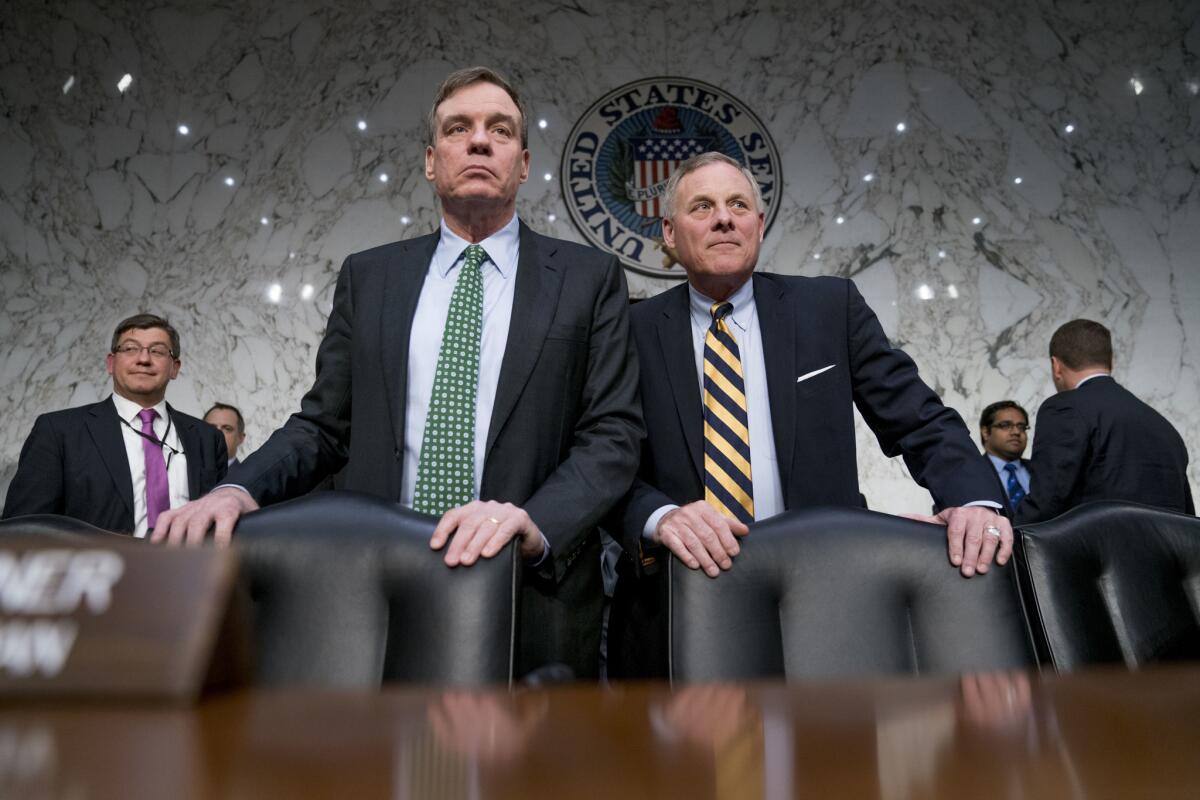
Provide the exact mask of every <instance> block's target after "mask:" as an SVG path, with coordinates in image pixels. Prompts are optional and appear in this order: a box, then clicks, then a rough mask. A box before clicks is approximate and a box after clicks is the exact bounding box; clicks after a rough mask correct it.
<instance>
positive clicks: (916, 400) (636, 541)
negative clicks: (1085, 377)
mask: <svg viewBox="0 0 1200 800" xmlns="http://www.w3.org/2000/svg"><path fill="white" fill-rule="evenodd" d="M753 281H754V301H755V305H756V306H757V314H758V322H759V328H760V330H761V334H762V335H761V340H762V348H763V358H764V360H765V363H766V373H767V384H768V385H767V393H768V395H769V398H770V405H771V424H772V428H773V432H774V439H775V449H776V455H777V456H778V460H779V472H780V478H781V481H782V484H783V492H784V505H785V508H787V509H795V508H804V507H809V506H818V505H833V506H861V505H862V495H861V494H860V493H859V489H858V465H857V460H856V458H855V443H854V414H853V408H852V406H857V407H858V410H859V412H860V413H861V414H862V415H863V418H864V419H865V420H866V422H867V424H868V425H870V426H871V429H872V431H874V433H875V435H876V437H877V438H878V440H879V444H880V446H881V447H882V448H883V451H884V452H885V453H886V454H887V455H889V456H896V455H903V456H904V460H905V463H906V464H907V466H908V469H909V472H910V473H911V474H912V476H913V478H914V479H915V480H916V481H917V482H918V483H919V484H921V485H922V486H924V487H926V488H927V489H929V490H930V492H931V493H932V494H933V497H934V501H935V502H936V503H937V505H938V506H940V507H946V506H957V505H962V504H964V503H968V502H972V501H976V500H991V501H994V502H996V503H998V504H1001V505H1002V504H1003V502H1004V492H1003V489H1002V488H1001V487H1000V485H999V483H998V482H997V481H996V474H995V471H994V470H993V469H992V467H991V465H990V464H987V463H985V462H983V461H982V460H981V459H980V457H979V451H978V450H977V449H976V448H975V445H974V444H973V443H972V441H971V437H970V434H969V433H968V432H967V428H966V426H965V425H964V424H963V421H962V419H961V418H960V417H959V415H958V414H957V413H956V412H954V411H953V410H951V409H949V408H947V407H946V406H944V405H943V404H942V402H941V400H940V399H938V396H937V395H936V394H934V392H933V391H932V390H931V389H930V388H929V387H928V386H926V385H925V384H924V383H923V382H922V381H921V379H920V377H919V376H918V375H917V368H916V365H915V364H914V363H913V361H912V359H910V358H909V357H908V356H907V355H905V354H904V353H903V352H902V351H900V350H897V349H894V348H893V347H892V346H891V345H890V344H889V342H888V340H887V337H886V336H885V335H884V333H883V329H882V327H881V326H880V325H879V321H878V319H876V317H875V314H874V313H873V312H872V311H871V309H870V308H869V307H868V306H867V304H866V302H865V301H864V300H863V298H862V296H861V295H860V294H859V293H858V290H857V289H856V288H855V287H854V284H853V283H851V282H850V281H847V280H844V279H840V278H832V277H820V278H800V277H788V276H783V275H773V274H769V273H755V274H754V276H753ZM632 316H633V332H634V340H635V342H636V344H637V351H638V358H639V361H640V364H641V369H640V372H641V389H642V408H643V413H644V415H645V420H646V429H647V437H646V440H645V442H644V444H643V448H642V461H641V468H640V469H639V472H638V479H637V480H636V481H634V485H633V487H632V488H631V489H630V491H629V493H628V495H627V496H626V498H625V499H624V500H623V501H622V503H621V505H620V506H618V508H617V509H616V510H615V513H614V515H613V517H612V518H610V521H609V523H608V527H610V528H611V529H612V531H613V532H614V535H617V534H618V532H619V535H620V537H621V540H622V546H623V547H624V549H625V552H626V554H627V555H628V556H630V559H629V560H625V559H623V560H622V566H623V569H622V575H621V582H620V583H619V584H618V595H622V594H625V595H626V596H625V597H621V598H615V599H614V608H613V617H612V618H613V626H614V627H613V628H610V632H609V641H610V642H612V643H614V645H615V647H614V650H615V651H617V652H615V653H614V655H615V656H616V661H617V662H618V664H617V665H616V666H617V670H616V671H617V673H621V672H624V674H626V675H629V674H651V675H661V674H663V673H664V672H665V654H664V653H662V652H655V651H658V650H661V649H663V648H665V625H664V624H663V620H662V617H663V615H664V612H665V602H664V599H665V597H664V595H663V594H662V584H665V581H661V580H659V578H658V577H650V578H648V579H647V575H648V573H650V572H651V571H652V570H656V569H659V568H660V567H661V560H662V559H663V558H666V557H667V556H668V555H669V552H668V551H666V550H665V549H664V548H647V547H643V546H642V530H643V528H644V526H645V523H646V520H647V519H648V518H649V517H650V515H651V514H652V513H653V512H654V511H655V510H656V509H658V508H660V507H662V506H664V505H667V504H669V503H673V504H677V505H684V504H686V503H690V502H693V501H696V500H701V499H703V498H704V489H703V473H704V456H703V440H704V434H703V412H702V408H701V399H700V389H699V381H698V378H697V375H696V366H695V364H696V360H695V355H694V351H693V345H692V328H691V325H692V323H691V316H690V310H689V297H688V287H687V285H686V284H682V285H680V286H677V287H675V288H673V289H671V290H669V291H666V292H663V293H662V294H660V295H658V296H657V297H654V298H652V299H650V300H646V301H644V302H642V303H639V304H638V305H637V306H635V307H634V309H633V314H632ZM830 364H832V365H833V368H832V369H830V370H828V371H826V372H823V373H821V374H820V375H816V376H815V377H812V378H809V379H807V380H804V381H802V382H799V383H797V381H796V379H797V378H798V377H800V376H801V375H804V374H806V373H809V372H812V371H813V370H817V369H821V368H823V367H826V366H828V365H830ZM752 535H753V534H752ZM651 550H657V551H658V552H654V553H652V552H651ZM639 553H640V557H639ZM734 569H736V566H735V567H734ZM664 571H665V570H659V572H658V574H659V575H660V576H661V574H662V572H664ZM627 576H637V577H639V578H642V579H643V580H639V581H636V582H635V583H633V586H634V587H635V588H634V589H633V591H635V592H636V593H637V597H636V598H635V599H630V597H629V596H628V594H626V593H627V592H628V591H630V590H631V589H630V585H631V579H629V578H627ZM621 583H624V584H625V587H624V589H622V587H621ZM653 584H658V585H657V587H656V588H649V586H651V585H653ZM647 620H654V621H653V622H652V623H650V622H647ZM614 628H615V629H614ZM614 640H615V641H614ZM622 650H623V651H624V653H625V654H628V653H631V652H632V651H641V652H640V653H639V654H638V655H636V656H631V660H632V661H636V662H637V663H636V664H633V663H630V664H629V668H628V669H625V668H624V666H623V665H621V664H620V663H619V662H620V661H621V659H622V657H623V653H622V652H621V651H622ZM646 653H652V654H653V655H652V656H651V657H650V658H649V659H647V658H646V657H645V654H646Z"/></svg>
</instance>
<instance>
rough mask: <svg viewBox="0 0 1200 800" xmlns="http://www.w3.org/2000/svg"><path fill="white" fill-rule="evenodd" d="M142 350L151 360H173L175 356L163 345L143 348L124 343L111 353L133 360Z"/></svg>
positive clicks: (131, 343)
mask: <svg viewBox="0 0 1200 800" xmlns="http://www.w3.org/2000/svg"><path fill="white" fill-rule="evenodd" d="M143 350H146V351H148V352H149V353H150V357H151V358H158V359H163V358H174V356H175V354H174V353H172V352H171V348H169V347H167V346H166V345H165V344H151V345H146V346H143V345H140V344H134V343H133V342H126V343H125V344H122V345H117V349H116V350H113V352H114V353H115V354H117V355H119V356H125V357H126V358H134V357H135V356H138V355H140V354H141V352H142V351H143Z"/></svg>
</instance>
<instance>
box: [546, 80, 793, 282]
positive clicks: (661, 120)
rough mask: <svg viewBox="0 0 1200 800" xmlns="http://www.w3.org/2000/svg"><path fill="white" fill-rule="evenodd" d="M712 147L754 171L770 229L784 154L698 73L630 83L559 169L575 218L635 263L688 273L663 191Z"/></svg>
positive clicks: (586, 118)
mask: <svg viewBox="0 0 1200 800" xmlns="http://www.w3.org/2000/svg"><path fill="white" fill-rule="evenodd" d="M709 150H716V151H718V152H721V153H724V154H725V155H727V156H729V157H730V158H732V159H734V160H735V161H738V162H739V163H741V164H744V165H745V166H746V167H747V168H748V169H749V170H750V171H751V173H753V174H754V176H755V178H756V179H757V180H758V185H759V188H760V189H761V190H762V195H763V204H764V206H765V208H764V211H765V213H766V226H767V230H770V228H771V223H772V222H773V221H774V219H775V214H776V212H777V211H778V210H779V200H780V198H781V196H782V187H781V182H780V168H779V152H778V151H777V150H776V149H775V143H774V142H773V141H772V140H771V136H770V134H769V133H768V132H767V129H766V126H764V125H763V124H762V122H761V121H760V120H759V118H758V117H757V116H756V115H755V114H754V112H752V111H751V110H750V109H749V108H748V107H747V106H746V105H745V103H743V102H741V101H740V100H738V99H737V98H736V97H734V96H733V95H731V94H730V93H729V92H726V91H725V90H723V89H719V88H717V87H716V86H712V85H710V84H707V83H702V82H700V81H696V80H691V79H689V78H646V79H643V80H639V81H634V82H633V83H627V84H625V85H624V86H621V87H619V88H617V89H614V90H613V91H611V92H609V93H608V94H606V95H604V96H603V97H601V98H600V99H599V100H597V101H596V102H595V103H594V104H592V106H591V108H589V109H588V110H587V111H586V112H585V113H584V114H583V116H582V117H580V119H579V121H578V122H576V123H575V127H574V128H573V129H572V130H571V135H570V136H569V137H568V138H567V143H566V146H565V147H564V149H563V160H562V168H561V169H560V170H559V175H560V176H561V180H562V189H563V197H564V200H565V202H566V206H567V209H568V212H569V213H570V215H571V220H572V221H573V222H574V223H575V225H576V227H578V228H579V231H580V232H581V233H582V234H583V236H584V238H585V239H586V240H587V241H589V242H591V243H592V244H594V245H596V246H597V247H599V248H601V249H603V250H607V251H609V252H610V253H614V254H616V256H617V257H618V258H620V259H621V261H622V263H624V265H625V266H626V267H627V268H628V269H632V270H635V271H637V272H640V273H642V274H645V275H650V276H653V277H660V278H662V277H675V278H683V277H684V274H683V270H682V268H681V267H680V266H679V265H678V263H677V262H676V260H675V256H674V253H672V252H671V251H670V250H669V249H668V248H667V247H666V246H665V245H664V244H663V241H662V222H661V216H662V209H663V206H662V195H663V190H664V189H665V188H666V185H667V180H668V179H669V178H670V177H671V172H672V171H673V170H674V169H675V168H676V167H677V166H679V164H680V163H682V162H683V161H685V160H687V159H688V158H690V157H691V156H694V155H696V154H698V153H704V152H707V151H709Z"/></svg>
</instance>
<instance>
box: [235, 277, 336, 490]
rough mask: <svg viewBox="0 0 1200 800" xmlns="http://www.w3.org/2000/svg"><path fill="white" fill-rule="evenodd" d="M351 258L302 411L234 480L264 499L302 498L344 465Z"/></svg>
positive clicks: (244, 463) (243, 464)
mask: <svg viewBox="0 0 1200 800" xmlns="http://www.w3.org/2000/svg"><path fill="white" fill-rule="evenodd" d="M351 271H352V270H351V261H350V259H349V258H347V259H346V261H345V262H344V263H343V264H342V270H341V272H340V273H339V274H338V281H337V288H336V289H335V290H334V294H333V307H332V309H331V310H330V312H329V322H328V323H327V325H326V328H325V337H324V338H323V339H322V340H321V345H320V347H319V348H318V349H317V374H316V378H315V380H314V381H313V386H312V388H311V389H309V390H308V393H307V394H306V395H304V399H303V400H302V401H301V402H300V410H299V411H298V412H296V413H295V414H293V415H292V416H291V417H289V418H288V421H287V422H285V423H284V425H283V427H282V428H280V429H279V430H277V431H275V433H273V434H271V438H269V439H267V441H266V443H265V444H264V445H263V446H262V447H260V448H259V449H258V450H256V451H255V452H253V453H251V454H250V455H249V456H248V457H247V458H246V460H245V461H242V462H241V463H239V464H237V465H235V466H234V467H233V468H232V469H231V470H229V475H228V482H229V483H234V484H237V485H239V486H242V487H244V488H245V489H246V490H247V491H248V492H250V495H251V496H252V497H253V498H254V499H255V500H256V501H257V502H258V503H259V504H260V505H269V504H271V503H276V502H279V501H280V500H286V499H288V498H290V497H296V496H298V495H302V494H304V493H306V492H308V491H310V490H311V489H312V488H313V487H314V486H316V485H317V484H318V483H320V482H321V481H322V480H324V479H325V478H326V477H328V476H329V475H331V474H333V473H335V472H337V471H338V470H340V469H341V468H342V467H343V466H344V465H345V463H346V459H347V457H348V454H347V444H348V443H349V441H350V389H351V376H350V368H351V344H352V336H353V319H354V307H353V305H354V302H353V291H352V287H351Z"/></svg>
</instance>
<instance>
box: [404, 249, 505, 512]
mask: <svg viewBox="0 0 1200 800" xmlns="http://www.w3.org/2000/svg"><path fill="white" fill-rule="evenodd" d="M487 257H488V255H487V253H486V252H484V249H483V248H482V247H480V246H479V245H477V244H473V245H470V246H469V247H467V249H466V250H465V251H463V264H462V267H460V271H459V273H458V281H457V282H456V283H455V284H454V293H453V294H452V295H451V296H450V310H449V311H448V312H447V313H446V328H445V330H444V331H443V333H442V349H441V352H439V353H438V361H437V372H435V373H434V376H433V393H432V395H431V396H430V398H429V414H428V415H427V416H426V418H425V435H424V438H423V439H422V440H421V458H420V463H419V465H418V467H417V486H416V490H415V491H414V493H413V508H414V509H415V510H417V511H420V512H422V513H425V514H434V515H437V516H440V515H442V514H444V513H445V512H446V511H448V510H450V509H451V508H455V507H457V506H461V505H463V504H464V503H469V502H470V501H471V500H473V499H474V498H475V390H476V388H477V387H478V385H479V340H480V337H481V336H482V334H483V271H482V270H481V269H480V267H481V266H482V264H483V262H484V261H485V260H486V259H487Z"/></svg>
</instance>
